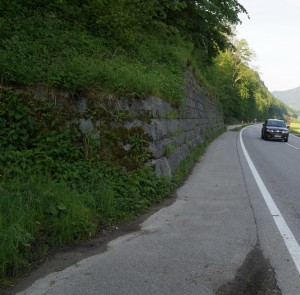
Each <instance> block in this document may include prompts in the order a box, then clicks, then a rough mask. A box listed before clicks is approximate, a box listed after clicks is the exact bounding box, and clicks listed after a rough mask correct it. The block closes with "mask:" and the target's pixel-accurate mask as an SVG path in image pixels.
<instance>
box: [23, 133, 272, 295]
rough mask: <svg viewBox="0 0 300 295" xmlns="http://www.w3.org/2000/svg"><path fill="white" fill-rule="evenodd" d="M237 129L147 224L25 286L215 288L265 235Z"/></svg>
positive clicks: (35, 291) (153, 290) (29, 292)
mask: <svg viewBox="0 0 300 295" xmlns="http://www.w3.org/2000/svg"><path fill="white" fill-rule="evenodd" d="M237 137H238V133H237V132H232V131H227V132H226V133H224V134H223V135H221V136H220V137H219V138H218V139H216V140H215V141H214V142H213V143H212V144H211V145H210V146H209V147H208V148H207V151H206V153H205V154H204V155H203V156H202V157H201V159H200V160H199V162H198V163H197V164H196V165H195V167H194V169H193V171H192V173H191V175H190V176H189V178H188V179H187V180H186V182H185V183H184V184H183V186H182V187H180V188H179V189H178V190H177V199H176V201H175V202H174V203H173V204H172V205H170V206H168V207H165V208H162V209H161V210H159V211H158V212H156V213H154V214H153V215H152V216H150V217H149V218H148V219H147V220H146V221H144V222H143V223H142V224H141V229H140V230H137V231H136V232H133V233H130V234H127V235H124V236H121V237H118V238H117V239H115V240H113V241H111V242H110V243H109V244H108V247H107V250H106V251H104V252H103V253H100V254H97V255H94V256H91V257H89V258H87V259H84V260H81V261H79V262H78V263H76V264H74V265H72V266H70V267H68V268H66V269H64V270H62V271H59V272H54V273H50V274H49V275H47V276H45V277H44V278H42V279H39V280H37V281H35V282H34V283H33V284H32V285H31V286H30V287H29V288H27V289H26V290H25V291H23V292H21V293H18V294H19V295H25V294H26V295H43V294H45V295H46V294H47V295H51V294H55V295H62V294H64V295H71V294H72V295H80V294H105V295H106V294H107V295H117V294H131V295H135V294H141V295H145V294H157V295H161V294H166V295H168V294H172V295H175V294H180V295H182V294H189V295H192V294H197V295H199V294H200V295H201V294H203V295H210V294H215V292H216V290H218V288H219V287H220V286H221V285H223V284H225V283H226V282H228V281H231V280H232V279H234V276H235V274H236V271H237V269H238V268H239V267H240V266H241V265H242V263H243V261H244V260H245V258H246V256H247V254H248V253H249V252H250V251H251V250H252V249H253V248H254V247H255V245H256V243H257V230H256V225H255V220H254V216H253V212H252V209H251V206H250V201H249V196H248V190H247V187H246V184H245V180H244V176H243V173H242V169H241V163H240V159H239V154H238V151H237ZM274 294H275V293H274ZM276 294H277V293H276Z"/></svg>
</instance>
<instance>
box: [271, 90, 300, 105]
mask: <svg viewBox="0 0 300 295" xmlns="http://www.w3.org/2000/svg"><path fill="white" fill-rule="evenodd" d="M272 94H273V95H274V96H275V97H276V98H278V99H280V100H281V101H282V102H283V103H284V104H286V105H288V106H289V107H291V108H293V109H295V110H300V86H299V87H297V88H294V89H290V90H285V91H273V92H272Z"/></svg>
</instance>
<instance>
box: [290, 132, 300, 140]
mask: <svg viewBox="0 0 300 295" xmlns="http://www.w3.org/2000/svg"><path fill="white" fill-rule="evenodd" d="M290 136H293V137H296V138H298V139H300V137H299V136H296V135H294V134H291V133H290Z"/></svg>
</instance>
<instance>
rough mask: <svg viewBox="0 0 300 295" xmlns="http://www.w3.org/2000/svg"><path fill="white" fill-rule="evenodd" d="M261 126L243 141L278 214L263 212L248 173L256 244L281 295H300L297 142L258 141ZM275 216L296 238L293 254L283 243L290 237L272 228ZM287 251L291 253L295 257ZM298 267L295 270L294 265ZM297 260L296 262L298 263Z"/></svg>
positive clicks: (299, 162)
mask: <svg viewBox="0 0 300 295" xmlns="http://www.w3.org/2000/svg"><path fill="white" fill-rule="evenodd" d="M260 131H261V125H254V126H250V127H248V128H247V129H245V130H244V131H243V133H242V139H243V142H244V145H245V148H246V150H247V152H248V153H249V156H250V158H251V160H252V162H253V164H254V166H255V168H256V170H257V172H258V174H259V175H260V177H261V179H262V181H263V183H264V185H265V187H266V189H267V190H268V192H269V194H270V196H271V198H272V200H273V201H274V203H275V204H276V206H277V208H278V210H279V213H276V214H274V216H272V214H271V213H270V210H269V209H266V202H265V201H264V200H263V197H262V194H261V193H258V192H257V186H256V185H255V183H253V178H252V177H251V173H248V172H249V169H248V167H247V166H248V165H247V164H248V163H247V164H246V163H245V165H244V166H243V169H244V171H245V173H247V175H248V176H247V177H246V179H247V182H248V184H247V187H248V188H249V195H250V198H251V203H252V205H253V209H254V214H255V218H256V222H257V227H258V236H259V243H260V245H261V247H262V249H263V251H264V254H265V257H266V258H268V259H269V260H270V262H271V264H272V266H273V267H274V268H275V271H276V277H277V281H278V285H279V287H280V288H281V290H282V294H290V295H296V294H300V277H299V261H300V248H299V246H298V245H297V243H299V242H300V138H298V137H296V136H293V135H290V137H289V142H288V143H284V142H278V141H264V140H262V139H261V138H260ZM278 215H280V216H282V218H283V220H284V221H285V222H286V225H287V227H288V228H289V229H290V231H291V232H292V235H293V237H294V238H295V243H296V244H293V246H292V248H293V249H292V250H291V249H290V250H288V248H287V245H286V243H285V242H287V243H289V241H290V240H291V237H290V236H288V235H287V233H286V232H284V233H283V234H282V233H280V231H279V229H278V227H277V226H276V225H275V222H276V218H278ZM290 251H292V252H294V257H292V256H291V254H290ZM294 260H295V262H296V263H298V270H297V267H296V265H295V262H294ZM297 260H298V261H297Z"/></svg>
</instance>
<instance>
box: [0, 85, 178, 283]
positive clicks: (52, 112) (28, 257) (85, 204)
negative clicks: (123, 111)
mask: <svg viewBox="0 0 300 295" xmlns="http://www.w3.org/2000/svg"><path fill="white" fill-rule="evenodd" d="M0 95H1V100H0V114H1V116H0V124H1V130H0V138H1V141H0V148H1V154H0V163H1V166H0V176H1V177H0V281H1V280H2V279H3V278H7V277H14V276H15V275H16V274H18V273H19V272H20V270H21V269H23V268H24V267H26V266H29V264H30V262H31V261H35V260H37V259H40V258H41V257H42V256H43V255H45V254H46V252H47V249H48V248H49V247H53V246H57V245H64V244H68V243H74V242H76V241H79V240H82V239H88V238H91V237H92V236H93V235H95V234H96V232H97V229H98V228H99V227H104V226H107V225H109V224H111V223H114V222H118V221H120V220H124V219H127V218H130V217H133V216H136V215H137V214H139V213H141V212H143V210H145V208H147V207H148V206H150V205H151V204H153V203H156V202H158V201H160V200H161V199H162V198H164V197H166V196H168V195H169V194H170V191H171V188H172V186H171V182H170V180H168V179H161V178H158V177H157V176H156V175H155V173H154V171H153V170H152V169H151V168H146V167H144V168H141V167H143V163H144V161H146V160H147V159H148V158H149V154H148V152H146V151H145V149H146V147H147V146H148V140H147V138H146V137H145V136H144V134H143V133H142V132H141V129H139V128H137V129H134V128H132V129H122V130H119V131H120V132H119V133H117V134H116V133H111V134H110V135H111V136H112V137H113V136H117V140H125V139H126V142H127V143H128V144H129V145H130V151H128V153H127V156H124V155H123V159H124V160H123V161H124V162H123V163H125V164H126V163H127V164H128V167H131V168H132V171H131V172H128V171H127V170H126V169H122V168H121V167H120V166H118V165H116V166H112V165H111V164H105V163H104V162H103V159H101V157H99V153H100V151H101V149H102V146H101V144H99V135H98V134H97V133H91V134H80V132H79V130H78V126H76V125H75V124H74V126H73V125H70V122H71V121H74V119H76V118H75V117H74V114H72V116H71V115H68V113H66V110H65V109H64V108H61V107H59V106H55V105H53V104H51V103H48V102H46V101H39V100H35V99H34V98H33V97H32V95H30V94H28V93H25V92H20V93H16V92H13V91H9V90H3V91H2V92H1V94H0ZM71 119H72V120H71ZM66 126H68V128H66ZM113 143H114V141H113ZM129 164H130V165H134V167H133V166H130V165H129Z"/></svg>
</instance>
